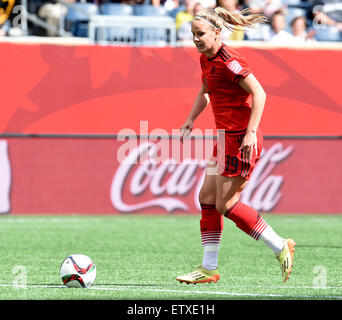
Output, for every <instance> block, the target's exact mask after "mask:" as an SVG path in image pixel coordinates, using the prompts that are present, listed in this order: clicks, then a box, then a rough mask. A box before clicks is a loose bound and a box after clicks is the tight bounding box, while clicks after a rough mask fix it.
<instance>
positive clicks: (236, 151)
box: [176, 7, 295, 283]
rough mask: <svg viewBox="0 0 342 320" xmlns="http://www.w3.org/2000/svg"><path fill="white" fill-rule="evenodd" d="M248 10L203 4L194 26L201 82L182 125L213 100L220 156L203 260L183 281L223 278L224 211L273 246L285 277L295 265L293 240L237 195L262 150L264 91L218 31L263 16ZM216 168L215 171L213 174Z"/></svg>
mask: <svg viewBox="0 0 342 320" xmlns="http://www.w3.org/2000/svg"><path fill="white" fill-rule="evenodd" d="M246 13H247V12H246V11H242V12H240V13H237V14H231V13H229V12H228V11H226V10H225V9H223V8H220V7H217V8H215V9H204V10H202V11H200V12H199V13H198V14H197V15H196V16H195V17H194V20H193V22H192V26H191V29H192V33H193V41H194V43H195V45H196V47H197V50H198V51H199V52H200V53H201V57H200V63H201V68H202V87H201V89H200V91H199V93H198V95H197V97H196V99H195V102H194V105H193V107H192V109H191V112H190V114H189V116H188V118H187V119H186V121H185V123H184V125H183V126H182V127H181V141H182V142H183V139H184V138H185V137H186V136H187V135H189V134H190V132H191V130H192V129H193V123H194V121H195V119H196V118H197V117H198V116H199V114H200V113H201V112H202V111H203V110H204V108H205V107H206V106H207V105H208V103H209V101H210V102H211V105H212V110H213V114H214V118H215V123H216V128H217V129H218V132H219V139H218V144H217V146H215V147H214V152H213V159H216V161H214V162H213V163H210V164H209V165H208V167H207V170H206V176H205V179H204V182H203V186H202V188H201V191H200V194H199V202H200V203H201V208H202V217H201V220H200V227H201V241H202V246H203V249H204V254H203V260H202V264H201V265H200V267H199V268H198V269H196V270H195V271H194V272H191V273H188V274H185V275H182V276H178V277H177V278H176V280H178V281H179V282H185V283H203V282H212V281H214V282H215V283H216V282H217V281H218V280H219V279H220V275H219V273H218V269H217V267H218V252H219V246H220V241H221V236H222V231H223V219H224V217H226V218H228V219H230V220H232V221H233V222H234V223H235V224H236V226H237V227H238V228H240V229H241V230H242V231H243V232H245V233H247V234H248V235H249V236H251V237H252V238H254V239H255V240H258V239H261V240H262V241H263V242H264V243H265V244H266V245H267V246H268V247H270V248H271V249H272V250H273V252H274V253H275V255H276V257H277V259H278V261H279V262H280V266H281V270H282V279H283V281H284V282H285V281H287V279H288V278H289V275H290V272H291V268H292V263H293V253H294V251H295V250H294V246H295V242H294V241H293V240H292V239H283V238H281V237H280V236H279V235H278V234H276V233H275V232H274V230H273V229H272V228H271V226H269V225H268V224H267V223H266V221H264V219H263V218H262V217H261V216H260V215H259V214H258V212H256V211H255V210H254V209H253V208H251V207H249V206H247V205H245V204H243V203H242V202H240V201H239V198H240V195H241V192H242V191H243V189H244V187H245V186H246V183H247V182H248V179H249V177H250V175H251V173H252V171H253V168H254V166H255V164H256V162H257V161H258V159H259V157H260V153H261V150H262V141H263V138H262V133H261V131H260V129H259V123H260V120H261V117H262V113H263V109H264V104H265V100H266V94H265V92H264V90H263V88H262V87H261V85H260V83H259V82H258V80H257V79H256V78H255V76H254V75H253V74H252V72H251V70H250V68H249V65H248V63H247V62H246V60H245V58H244V57H242V56H241V55H240V54H238V53H237V52H236V51H235V50H233V49H232V48H229V47H228V46H226V45H225V44H223V43H222V41H221V40H220V32H221V30H222V28H223V27H224V26H225V27H227V28H232V25H233V26H234V25H237V26H240V27H250V26H252V25H253V24H254V23H257V22H264V21H265V17H263V16H260V15H245V14H246ZM213 169H214V170H215V172H216V174H212V172H213Z"/></svg>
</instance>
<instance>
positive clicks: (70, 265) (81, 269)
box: [60, 254, 96, 288]
mask: <svg viewBox="0 0 342 320" xmlns="http://www.w3.org/2000/svg"><path fill="white" fill-rule="evenodd" d="M60 276H61V279H62V281H63V283H64V284H65V285H66V286H67V287H69V288H88V287H90V286H91V285H92V284H93V283H94V281H95V278H96V266H95V264H94V262H93V261H92V260H91V259H90V258H89V257H87V256H85V255H84V254H72V255H70V256H69V257H67V258H66V259H65V260H64V261H63V262H62V264H61V267H60Z"/></svg>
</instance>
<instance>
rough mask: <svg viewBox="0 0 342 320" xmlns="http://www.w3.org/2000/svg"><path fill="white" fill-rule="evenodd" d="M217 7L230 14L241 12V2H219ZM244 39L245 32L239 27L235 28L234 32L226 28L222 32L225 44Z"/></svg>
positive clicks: (235, 0) (237, 0) (228, 0)
mask: <svg viewBox="0 0 342 320" xmlns="http://www.w3.org/2000/svg"><path fill="white" fill-rule="evenodd" d="M217 6H218V7H222V8H224V9H226V10H227V11H228V12H230V13H239V12H240V11H241V8H240V6H239V0H217ZM243 38H244V30H243V29H242V28H239V27H234V30H228V29H227V28H224V29H223V30H222V31H221V40H222V41H223V42H225V41H229V40H243Z"/></svg>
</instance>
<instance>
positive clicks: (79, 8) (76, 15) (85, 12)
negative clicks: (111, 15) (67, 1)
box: [65, 2, 99, 22]
mask: <svg viewBox="0 0 342 320" xmlns="http://www.w3.org/2000/svg"><path fill="white" fill-rule="evenodd" d="M98 11H99V8H98V6H97V5H96V4H94V3H81V2H76V3H73V4H71V5H70V6H69V7H68V12H67V14H66V16H65V18H66V19H67V20H69V21H72V22H74V21H89V17H90V16H91V15H93V14H97V13H98Z"/></svg>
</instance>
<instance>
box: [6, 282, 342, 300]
mask: <svg viewBox="0 0 342 320" xmlns="http://www.w3.org/2000/svg"><path fill="white" fill-rule="evenodd" d="M0 287H13V288H15V289H25V288H52V289H60V288H62V289H67V288H66V287H65V286H63V285H47V284H46V285H45V284H37V285H35V284H28V285H26V286H23V285H13V284H5V283H3V284H0ZM293 288H298V289H300V288H301V287H293ZM311 288H313V287H311ZM88 290H95V291H132V290H135V291H140V292H164V293H177V294H189V293H191V294H198V295H220V296H227V297H256V298H257V297H265V298H299V299H338V300H342V295H341V296H335V295H286V294H273V293H270V294H268V293H246V292H227V291H200V290H176V289H158V288H146V287H142V286H139V285H131V286H129V285H127V286H117V287H115V286H103V287H100V286H93V287H90V288H89V289H88Z"/></svg>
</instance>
